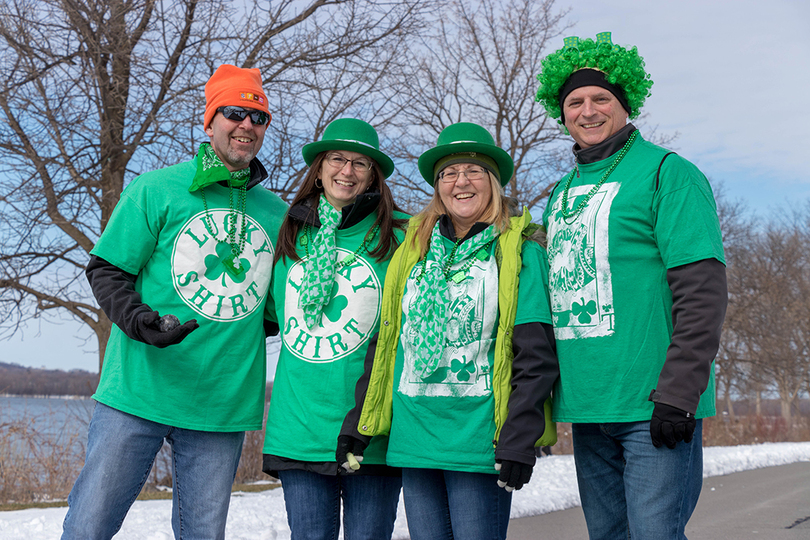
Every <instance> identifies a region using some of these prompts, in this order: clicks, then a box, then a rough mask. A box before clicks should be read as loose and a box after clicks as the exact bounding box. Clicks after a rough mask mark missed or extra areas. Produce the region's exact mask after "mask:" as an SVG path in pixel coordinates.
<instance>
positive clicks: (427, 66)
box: [391, 0, 566, 210]
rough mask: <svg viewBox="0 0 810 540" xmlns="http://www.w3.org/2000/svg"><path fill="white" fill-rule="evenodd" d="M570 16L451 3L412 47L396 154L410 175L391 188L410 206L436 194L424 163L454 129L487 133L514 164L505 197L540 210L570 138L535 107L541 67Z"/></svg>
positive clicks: (531, 4) (520, 0) (399, 89)
mask: <svg viewBox="0 0 810 540" xmlns="http://www.w3.org/2000/svg"><path fill="white" fill-rule="evenodd" d="M565 15H566V12H565V11H558V10H556V8H555V6H554V0H544V1H538V0H508V1H496V0H479V1H476V2H466V1H462V0H453V1H452V2H447V5H446V8H445V11H444V13H443V14H442V15H441V16H440V17H439V18H438V23H437V25H436V27H435V28H433V29H432V31H431V32H430V33H427V34H424V35H422V36H421V39H419V40H414V41H412V42H409V43H408V49H407V50H406V51H403V54H405V55H407V58H408V64H409V68H410V69H412V70H413V73H412V74H411V76H410V77H406V76H400V77H399V81H398V84H397V85H395V86H393V87H392V88H393V89H394V90H395V91H396V93H395V94H394V95H392V97H391V103H392V104H394V105H395V106H397V107H398V110H399V111H401V112H400V113H398V115H397V117H396V118H395V119H394V124H395V125H396V126H397V127H398V128H399V129H398V130H394V131H393V132H395V133H396V136H395V139H394V148H395V153H396V154H397V155H398V157H399V158H401V159H400V161H401V162H404V163H406V164H407V165H406V168H405V169H404V170H402V171H400V172H401V175H399V176H397V177H396V178H395V179H394V181H395V182H396V183H397V184H398V186H399V187H400V188H401V189H399V191H398V194H399V195H401V196H402V197H403V200H404V201H405V203H406V205H407V206H410V207H411V209H414V210H415V209H418V208H419V207H421V203H422V202H423V201H424V199H426V198H428V197H429V196H430V195H431V193H430V192H429V189H428V186H426V185H425V183H424V182H423V181H422V180H421V177H419V175H418V172H416V169H415V164H416V161H417V158H418V157H419V155H420V154H421V153H422V152H424V151H425V150H427V149H428V148H431V147H432V146H434V145H435V143H436V138H437V137H438V134H439V133H440V132H441V130H442V129H444V128H445V127H447V126H448V125H450V124H453V123H456V122H462V121H465V122H475V123H478V124H480V125H482V126H484V127H486V128H487V129H488V130H489V131H490V133H492V135H493V137H494V138H495V144H497V145H498V146H500V147H501V148H503V149H505V150H506V151H507V152H509V153H510V155H511V156H512V158H513V159H514V161H515V166H516V167H515V170H516V173H515V176H514V177H513V178H512V179H511V180H510V182H509V184H508V185H507V187H506V191H507V194H508V195H510V196H513V197H516V198H518V199H519V200H520V201H521V202H522V203H523V204H526V205H527V206H529V207H535V206H537V205H539V204H542V203H543V201H544V200H545V198H546V197H547V195H548V192H549V190H550V188H551V186H552V185H553V183H554V182H555V181H556V180H557V179H558V178H559V176H560V175H561V169H562V168H563V167H561V164H562V163H561V154H560V151H561V145H560V144H559V143H560V141H561V140H562V139H563V133H562V131H561V130H560V129H559V127H558V126H557V123H556V121H555V120H552V119H549V118H547V117H546V115H545V110H544V109H543V107H542V106H541V105H540V104H539V103H537V102H535V100H534V96H535V94H536V92H537V79H536V76H537V74H538V73H539V72H540V61H541V60H542V58H543V57H544V56H545V55H546V54H548V52H549V51H550V50H553V49H550V47H555V46H557V45H558V44H559V43H558V42H559V41H560V40H559V39H557V38H559V36H560V35H561V33H562V32H563V31H564V30H565V27H564V26H563V25H562V20H563V17H564V16H565Z"/></svg>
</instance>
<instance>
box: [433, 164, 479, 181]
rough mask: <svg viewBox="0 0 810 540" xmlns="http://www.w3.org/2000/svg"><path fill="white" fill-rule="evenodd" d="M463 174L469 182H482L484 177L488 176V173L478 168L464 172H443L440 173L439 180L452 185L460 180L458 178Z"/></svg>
mask: <svg viewBox="0 0 810 540" xmlns="http://www.w3.org/2000/svg"><path fill="white" fill-rule="evenodd" d="M462 174H463V175H464V176H466V177H467V180H469V181H470V182H472V181H475V180H481V179H482V178H483V177H484V174H486V171H485V170H484V169H479V168H477V167H472V168H470V169H466V170H464V171H442V172H440V173H439V180H441V181H442V182H446V183H448V184H450V183H452V182H455V181H456V180H458V177H459V176H460V175H462Z"/></svg>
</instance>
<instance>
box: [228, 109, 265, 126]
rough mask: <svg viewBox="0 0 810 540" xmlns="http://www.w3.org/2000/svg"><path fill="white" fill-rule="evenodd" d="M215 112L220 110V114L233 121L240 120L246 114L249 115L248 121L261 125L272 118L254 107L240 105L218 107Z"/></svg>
mask: <svg viewBox="0 0 810 540" xmlns="http://www.w3.org/2000/svg"><path fill="white" fill-rule="evenodd" d="M217 112H221V113H222V116H224V117H225V118H227V119H228V120H233V121H234V122H241V121H242V120H244V119H245V117H246V116H250V121H251V122H253V123H254V124H255V125H257V126H263V125H265V124H266V123H268V122H269V121H270V119H271V118H272V117H271V116H270V115H269V114H268V113H266V112H263V111H257V110H255V109H244V108H242V107H233V106H230V105H229V106H227V107H220V108H218V109H217Z"/></svg>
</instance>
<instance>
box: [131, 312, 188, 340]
mask: <svg viewBox="0 0 810 540" xmlns="http://www.w3.org/2000/svg"><path fill="white" fill-rule="evenodd" d="M135 324H136V328H135V333H136V334H137V335H136V336H133V337H134V338H135V339H138V340H139V341H142V342H144V343H146V344H147V345H154V346H155V347H158V348H160V349H163V348H164V347H168V346H169V345H175V344H177V343H180V342H181V341H183V340H184V339H186V336H187V335H189V334H190V333H191V332H193V331H194V330H196V329H197V328H199V327H200V325H199V324H197V320H196V319H191V320H190V321H188V322H187V323H185V324H180V321H179V320H178V319H177V317H175V316H174V315H164V316H163V317H161V316H160V314H159V313H158V312H157V311H144V312H142V313H139V314H138V315H137V318H136V319H135Z"/></svg>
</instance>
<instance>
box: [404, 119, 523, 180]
mask: <svg viewBox="0 0 810 540" xmlns="http://www.w3.org/2000/svg"><path fill="white" fill-rule="evenodd" d="M454 154H459V156H458V161H456V163H459V162H461V161H463V158H464V154H467V155H468V157H470V158H471V159H475V157H476V154H482V155H484V156H486V157H488V158H490V159H492V160H493V161H495V164H496V165H497V166H498V172H499V173H500V174H499V175H497V176H500V180H501V185H502V186H505V185H506V183H507V182H509V180H511V179H512V173H513V172H515V162H514V161H512V157H511V156H510V155H509V154H508V153H507V152H506V151H504V150H502V149H501V148H499V147H498V146H495V140H494V139H493V138H492V135H490V134H489V131H487V130H486V129H485V128H483V127H481V126H479V125H478V124H473V123H470V122H459V123H458V124H452V125H449V126H447V127H446V128H444V129H443V130H442V132H441V133H439V139H438V141H436V146H435V147H434V148H431V149H430V150H428V151H427V152H425V153H424V154H422V155H421V156H419V173H420V174H421V175H422V178H424V179H425V181H426V182H427V183H428V184H430V185H431V186H432V185H433V182H434V181H435V180H436V179H435V177H434V168H435V166H436V163H437V162H438V161H439V160H440V159H442V158H444V157H447V156H451V155H454ZM454 161H455V160H454Z"/></svg>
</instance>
